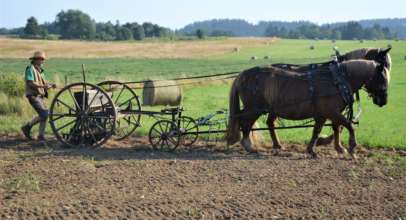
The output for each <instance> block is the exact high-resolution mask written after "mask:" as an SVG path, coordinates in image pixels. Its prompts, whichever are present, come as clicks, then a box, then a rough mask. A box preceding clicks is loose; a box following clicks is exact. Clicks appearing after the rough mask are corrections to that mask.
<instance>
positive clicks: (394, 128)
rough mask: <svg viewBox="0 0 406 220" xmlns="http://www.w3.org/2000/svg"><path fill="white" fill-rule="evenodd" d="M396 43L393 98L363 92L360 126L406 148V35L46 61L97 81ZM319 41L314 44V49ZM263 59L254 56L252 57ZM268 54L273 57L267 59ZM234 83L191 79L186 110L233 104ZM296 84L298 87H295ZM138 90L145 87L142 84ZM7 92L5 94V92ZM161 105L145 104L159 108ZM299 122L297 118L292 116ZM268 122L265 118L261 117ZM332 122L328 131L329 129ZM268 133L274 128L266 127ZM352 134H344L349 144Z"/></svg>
mask: <svg viewBox="0 0 406 220" xmlns="http://www.w3.org/2000/svg"><path fill="white" fill-rule="evenodd" d="M388 44H391V45H392V47H393V49H392V51H391V56H392V64H393V69H392V72H391V74H392V77H391V84H390V91H389V103H388V105H387V106H385V107H383V108H379V107H377V106H375V105H374V104H373V103H372V101H371V100H370V99H369V98H368V97H367V95H366V94H365V93H362V98H361V102H362V104H361V105H362V111H363V112H362V116H361V119H360V125H359V126H358V128H357V130H356V134H357V138H358V141H359V143H360V144H363V145H365V146H369V147H394V148H403V149H406V121H405V116H406V96H405V95H404V94H405V92H406V88H405V86H406V73H403V70H406V60H405V56H406V41H364V42H363V43H361V42H359V41H337V42H335V43H333V42H331V41H324V40H319V41H314V40H278V41H277V42H275V43H272V44H270V45H264V46H263V47H260V48H242V49H241V50H240V52H233V53H231V52H230V53H228V54H224V55H221V56H213V57H210V58H209V59H132V58H103V59H50V60H48V61H47V63H46V66H45V68H46V70H47V74H48V75H47V78H48V79H50V80H51V81H52V80H56V81H57V83H58V84H60V85H63V84H64V81H65V76H67V79H68V83H71V82H77V81H81V64H85V67H86V73H87V78H88V81H90V82H93V83H96V82H100V81H102V80H106V79H114V80H121V81H137V80H143V79H170V78H175V77H181V76H193V75H209V74H216V73H224V72H230V71H240V70H243V69H246V68H250V67H253V66H257V65H266V64H268V63H278V62H289V63H308V62H319V61H325V60H328V59H330V56H331V55H332V54H333V50H332V47H333V46H334V45H335V46H337V47H338V48H339V49H340V51H342V52H343V53H344V52H347V51H350V50H353V49H358V48H362V47H386V46H387V45H388ZM310 46H314V48H315V49H314V50H311V49H310ZM254 56H255V57H256V58H257V59H255V60H252V59H251V58H252V57H254ZM265 56H268V57H270V59H264V57H265ZM27 63H28V60H22V59H0V73H3V74H4V73H11V72H14V73H21V75H22V74H23V71H24V68H25V66H26V65H27ZM229 88H230V85H229V84H228V83H216V84H210V85H188V86H185V87H184V88H183V92H184V99H183V106H184V109H185V115H188V116H191V117H193V118H197V117H200V116H204V115H206V114H209V113H211V112H213V111H216V110H218V109H222V108H227V107H228V93H229ZM292 89H293V88H292ZM136 92H137V93H138V94H141V93H142V91H140V90H137V91H136ZM0 98H1V96H0ZM22 106H23V108H25V109H27V110H26V111H22V112H20V113H13V114H2V115H0V133H10V132H11V133H13V132H18V131H19V127H20V126H21V124H22V123H23V121H26V120H28V119H29V118H30V117H32V114H33V112H32V111H31V110H30V109H29V106H28V105H22ZM159 108H160V107H154V108H145V109H154V110H158V109H159ZM142 121H143V127H142V128H140V129H139V130H138V131H137V133H138V134H141V135H144V134H146V133H147V131H148V129H149V127H150V125H152V123H153V122H154V120H153V119H151V118H148V117H147V116H146V117H143V118H142ZM289 123H293V122H289ZM261 124H262V125H263V123H261ZM330 130H331V129H330V128H325V129H324V131H323V133H324V134H329V133H330V132H331V131H330ZM279 134H280V138H281V139H282V141H284V142H299V143H303V142H306V141H308V139H309V138H310V135H311V129H295V130H282V131H279ZM264 135H265V136H266V138H268V136H269V135H268V133H267V132H264ZM346 139H347V136H346V135H345V136H344V137H343V141H344V144H345V145H347V140H346Z"/></svg>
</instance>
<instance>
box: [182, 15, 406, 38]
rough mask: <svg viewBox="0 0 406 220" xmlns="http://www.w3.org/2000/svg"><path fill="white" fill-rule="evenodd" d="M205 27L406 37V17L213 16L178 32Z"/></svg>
mask: <svg viewBox="0 0 406 220" xmlns="http://www.w3.org/2000/svg"><path fill="white" fill-rule="evenodd" d="M199 29H200V30H203V31H204V32H205V33H207V35H210V34H211V33H215V32H217V31H222V32H226V33H229V35H234V36H257V37H261V36H275V37H282V38H309V39H314V38H319V39H336V40H339V39H346V40H349V39H351V40H352V39H355V38H357V39H383V38H385V39H396V38H398V39H406V18H403V19H402V18H397V19H370V20H360V21H350V22H340V23H332V24H324V25H317V24H314V23H312V22H309V21H293V22H286V21H260V22H258V23H257V24H251V23H249V22H247V21H245V20H242V19H213V20H207V21H199V22H194V23H192V24H189V25H186V26H185V27H183V28H182V29H180V30H179V31H178V32H180V33H183V34H193V33H195V32H196V31H197V30H199Z"/></svg>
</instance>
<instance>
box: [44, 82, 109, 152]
mask: <svg viewBox="0 0 406 220" xmlns="http://www.w3.org/2000/svg"><path fill="white" fill-rule="evenodd" d="M81 94H88V95H86V96H85V95H81ZM115 120H116V111H115V107H114V104H113V101H112V100H111V99H110V97H109V96H108V94H107V93H106V92H104V91H103V90H102V89H101V88H99V87H98V86H96V85H93V84H90V83H74V84H70V85H68V86H66V87H64V88H63V89H62V90H60V91H59V92H58V93H57V94H56V96H55V98H54V99H53V101H52V104H51V108H50V114H49V122H50V125H51V129H52V131H53V133H54V135H55V137H56V138H57V139H58V140H59V141H60V142H61V143H63V144H64V145H66V146H69V147H74V146H91V147H97V146H100V145H102V144H103V143H105V142H106V141H107V140H108V139H109V138H110V136H111V135H112V134H113V132H114V129H115Z"/></svg>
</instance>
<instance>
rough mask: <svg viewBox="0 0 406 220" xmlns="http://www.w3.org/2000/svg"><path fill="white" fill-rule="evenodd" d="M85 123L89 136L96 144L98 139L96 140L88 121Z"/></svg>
mask: <svg viewBox="0 0 406 220" xmlns="http://www.w3.org/2000/svg"><path fill="white" fill-rule="evenodd" d="M86 124H87V126H86V130H87V132H88V133H89V134H90V136H91V137H92V138H93V140H94V142H95V143H96V144H97V142H98V141H97V139H96V137H95V136H94V134H93V132H92V131H91V129H90V127H89V123H86Z"/></svg>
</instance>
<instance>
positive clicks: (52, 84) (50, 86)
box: [45, 83, 56, 89]
mask: <svg viewBox="0 0 406 220" xmlns="http://www.w3.org/2000/svg"><path fill="white" fill-rule="evenodd" d="M45 88H46V89H51V88H52V89H55V88H56V84H55V83H47V84H46V85H45Z"/></svg>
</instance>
